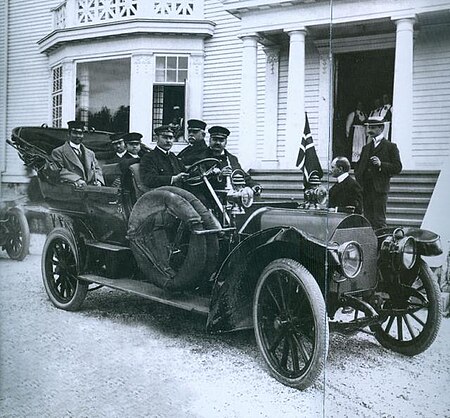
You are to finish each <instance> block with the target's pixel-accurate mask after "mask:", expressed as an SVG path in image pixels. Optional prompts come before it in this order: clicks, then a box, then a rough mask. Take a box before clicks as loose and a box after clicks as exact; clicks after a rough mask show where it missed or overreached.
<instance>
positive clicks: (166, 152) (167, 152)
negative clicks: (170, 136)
mask: <svg viewBox="0 0 450 418" xmlns="http://www.w3.org/2000/svg"><path fill="white" fill-rule="evenodd" d="M156 148H158V149H159V150H160V151H161V152H162V153H163V154H165V155H169V151H166V150H165V149H162V148H160V147H158V145H157V146H156Z"/></svg>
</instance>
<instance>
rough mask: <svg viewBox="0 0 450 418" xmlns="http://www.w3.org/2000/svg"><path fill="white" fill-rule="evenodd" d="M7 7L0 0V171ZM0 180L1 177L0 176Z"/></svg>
mask: <svg viewBox="0 0 450 418" xmlns="http://www.w3.org/2000/svg"><path fill="white" fill-rule="evenodd" d="M7 23H8V9H7V7H6V2H5V1H2V2H0V91H1V92H2V94H1V96H0V147H1V151H0V172H3V170H4V164H5V159H4V149H5V146H6V144H5V138H6V136H7V131H6V98H7V96H6V85H7V62H8V59H7V57H8V55H7V54H8V28H7ZM0 181H1V178H0ZM0 189H1V186H0Z"/></svg>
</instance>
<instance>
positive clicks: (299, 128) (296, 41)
mask: <svg viewBox="0 0 450 418" xmlns="http://www.w3.org/2000/svg"><path fill="white" fill-rule="evenodd" d="M288 34H289V37H290V41H289V70H288V96H287V115H286V139H285V140H286V143H285V150H286V151H285V157H284V162H283V168H294V167H295V163H296V161H297V154H298V148H299V144H300V140H301V137H302V133H303V128H304V125H305V37H306V29H300V30H293V31H289V32H288Z"/></svg>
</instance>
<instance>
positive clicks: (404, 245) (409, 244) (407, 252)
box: [399, 237, 416, 270]
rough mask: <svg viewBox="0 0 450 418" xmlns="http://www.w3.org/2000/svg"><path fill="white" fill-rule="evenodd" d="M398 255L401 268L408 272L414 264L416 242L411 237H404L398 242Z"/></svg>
mask: <svg viewBox="0 0 450 418" xmlns="http://www.w3.org/2000/svg"><path fill="white" fill-rule="evenodd" d="M399 253H400V257H401V262H402V264H403V266H404V267H405V268H406V269H407V270H410V269H411V268H412V267H413V266H414V263H415V262H416V241H415V239H414V238H413V237H406V238H403V239H401V240H400V242H399Z"/></svg>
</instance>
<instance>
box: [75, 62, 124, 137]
mask: <svg viewBox="0 0 450 418" xmlns="http://www.w3.org/2000/svg"><path fill="white" fill-rule="evenodd" d="M130 67H131V62H130V59H129V58H125V59H117V60H105V61H96V62H89V63H82V64H78V65H77V88H76V105H75V111H76V118H77V119H78V120H81V121H83V122H87V123H88V124H89V126H92V127H94V128H95V129H97V130H105V131H112V132H128V130H129V113H130Z"/></svg>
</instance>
